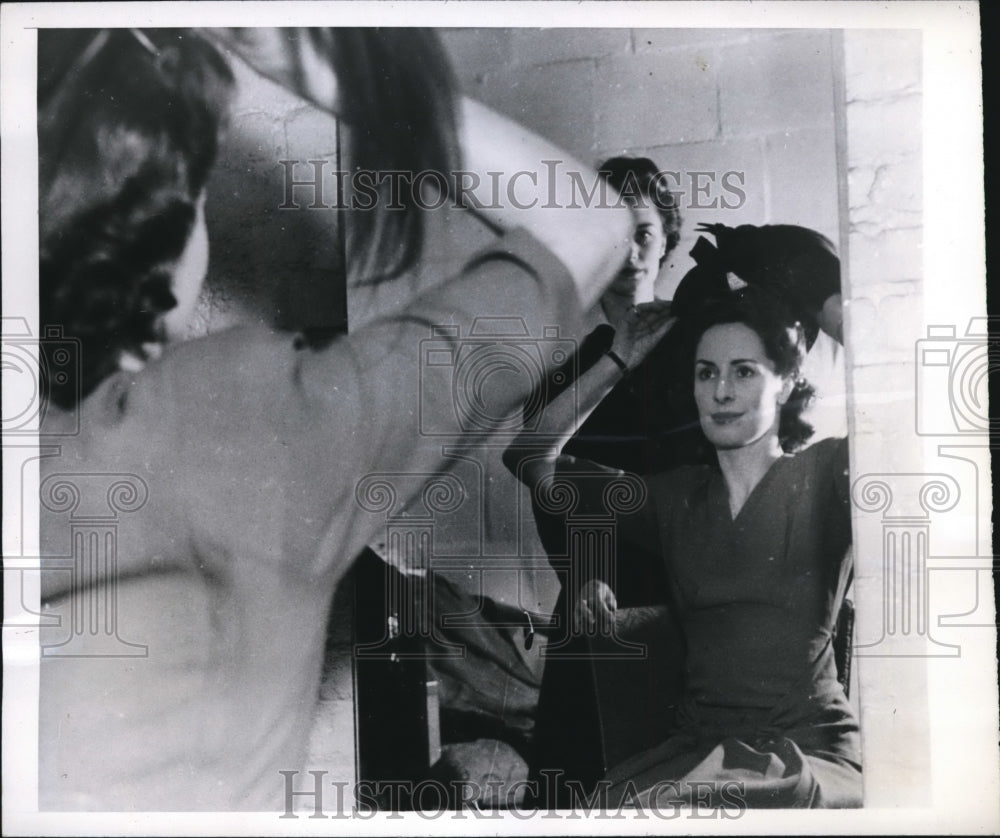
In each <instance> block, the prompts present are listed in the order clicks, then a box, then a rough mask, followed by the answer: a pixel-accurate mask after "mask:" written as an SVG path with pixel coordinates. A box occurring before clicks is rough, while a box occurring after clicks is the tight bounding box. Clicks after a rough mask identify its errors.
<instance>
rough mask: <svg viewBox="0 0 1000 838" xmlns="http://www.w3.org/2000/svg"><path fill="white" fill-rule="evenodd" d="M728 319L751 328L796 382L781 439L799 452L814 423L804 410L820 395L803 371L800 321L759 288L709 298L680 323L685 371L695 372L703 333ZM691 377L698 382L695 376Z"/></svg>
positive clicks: (783, 445)
mask: <svg viewBox="0 0 1000 838" xmlns="http://www.w3.org/2000/svg"><path fill="white" fill-rule="evenodd" d="M727 323H741V324H742V325H744V326H746V327H747V328H749V329H752V330H753V331H754V332H755V333H756V335H757V336H758V337H759V338H760V341H761V343H762V344H763V346H764V353H765V354H766V355H767V357H768V359H769V360H770V361H771V363H772V364H774V370H775V372H776V373H777V374H778V375H780V376H781V377H783V378H792V379H793V381H794V382H795V383H794V385H793V387H792V392H791V394H790V395H789V397H788V401H786V402H785V404H784V405H782V407H781V413H780V418H779V422H778V441H779V443H780V444H781V448H782V450H783V451H785V452H786V453H792V452H793V451H797V450H798V449H799V448H801V447H802V446H804V445H805V444H806V443H807V442H808V441H809V439H810V437H812V435H813V430H814V429H813V426H812V425H810V424H809V423H808V422H806V421H805V420H804V419H803V418H802V413H803V412H804V411H805V409H806V408H807V407H809V405H810V403H811V402H812V400H813V397H814V396H815V394H816V390H815V388H814V387H813V386H812V385H811V384H810V383H809V382H808V381H806V380H805V379H804V378H803V377H802V375H801V370H802V363H803V361H804V360H805V355H806V340H805V334H804V331H803V327H802V324H801V323H799V322H798V320H796V318H795V317H794V316H792V315H791V314H790V313H789V310H788V308H787V306H786V305H785V304H784V303H783V302H782V301H781V299H780V298H779V297H778V296H777V295H776V294H774V293H773V292H771V291H769V290H768V289H763V288H760V287H757V286H747V287H746V288H741V289H739V290H736V291H732V292H731V293H729V294H725V295H718V296H713V297H710V298H706V299H704V300H702V301H701V302H700V303H698V304H697V305H696V306H695V307H694V308H693V309H691V310H690V311H688V312H686V313H685V316H684V319H683V321H682V322H680V323H679V326H680V327H681V329H682V330H683V335H684V343H685V346H686V351H687V353H688V354H687V357H686V358H685V363H686V366H685V369H688V370H694V356H695V351H696V349H697V346H698V342H699V341H700V340H701V337H702V335H704V334H705V332H707V331H708V330H709V329H711V328H712V327H713V326H720V325H723V324H727ZM690 380H691V381H693V380H694V379H693V374H692V378H691V379H690Z"/></svg>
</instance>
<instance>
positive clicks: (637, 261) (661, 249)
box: [602, 201, 667, 305]
mask: <svg viewBox="0 0 1000 838" xmlns="http://www.w3.org/2000/svg"><path fill="white" fill-rule="evenodd" d="M632 213H633V215H634V217H635V227H634V228H633V230H632V241H631V243H630V247H629V255H628V260H627V261H626V262H625V264H624V265H623V266H622V269H621V270H620V271H619V272H618V276H617V277H615V280H614V282H612V283H611V286H610V287H609V288H608V290H607V292H606V296H608V297H611V296H614V297H615V298H617V299H619V300H621V299H622V298H628V300H629V303H628V304H629V305H637V304H639V303H648V302H651V301H652V300H653V296H654V295H653V291H654V287H655V285H656V278H657V276H658V275H659V273H660V260H661V259H663V257H664V255H665V254H666V252H667V237H666V234H665V233H664V232H663V219H662V218H661V217H660V214H659V213H658V212H657V210H656V207H655V206H653V205H652V203H651V202H649V201H645V202H644V205H643V206H641V207H640V206H633V207H632ZM602 302H603V301H602Z"/></svg>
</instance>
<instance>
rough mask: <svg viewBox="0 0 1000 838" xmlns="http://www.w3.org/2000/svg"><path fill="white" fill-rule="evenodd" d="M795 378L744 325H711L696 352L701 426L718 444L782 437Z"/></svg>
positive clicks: (724, 446)
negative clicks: (783, 408) (784, 407)
mask: <svg viewBox="0 0 1000 838" xmlns="http://www.w3.org/2000/svg"><path fill="white" fill-rule="evenodd" d="M791 387H792V381H791V379H790V378H783V377H782V376H780V375H778V373H777V372H775V368H774V362H773V361H771V359H770V358H768V357H767V353H766V352H765V350H764V344H763V342H762V341H761V339H760V336H759V335H758V334H757V333H756V332H755V331H754V330H753V329H751V328H750V327H749V326H746V325H744V324H743V323H723V324H720V325H718V326H712V327H711V328H710V329H708V330H707V331H706V332H705V334H704V335H702V337H701V340H700V341H698V348H697V351H696V353H695V369H694V398H695V403H696V404H697V405H698V417H699V420H700V422H701V429H702V431H704V433H705V436H706V437H708V441H709V442H711V443H712V445H714V446H715V447H716V448H718V449H722V450H726V449H733V448H743V447H744V446H746V445H750V444H751V443H754V442H757V441H758V440H760V439H763V438H764V437H768V436H773V438H774V441H775V443H777V439H778V422H779V420H780V416H781V406H782V405H783V404H784V403H785V402H786V401H787V400H788V396H789V394H790V393H791Z"/></svg>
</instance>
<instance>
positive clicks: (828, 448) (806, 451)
mask: <svg viewBox="0 0 1000 838" xmlns="http://www.w3.org/2000/svg"><path fill="white" fill-rule="evenodd" d="M789 459H790V460H791V461H793V462H796V463H798V464H799V465H800V466H803V467H813V468H823V467H830V466H834V465H838V464H840V463H841V462H843V464H844V465H845V466H846V464H847V437H827V438H825V439H819V440H817V441H816V442H814V443H813V444H812V445H810V446H808V447H807V448H803V449H802V450H801V451H798V452H796V453H795V454H794V455H792V456H791V457H790V458H789Z"/></svg>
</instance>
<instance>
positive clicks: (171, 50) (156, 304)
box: [38, 29, 233, 407]
mask: <svg viewBox="0 0 1000 838" xmlns="http://www.w3.org/2000/svg"><path fill="white" fill-rule="evenodd" d="M38 64H39V72H38V140H39V216H40V217H39V228H40V241H39V295H40V320H41V324H42V326H43V329H51V328H52V327H58V328H60V329H62V333H63V335H64V336H65V337H68V338H72V339H76V340H78V341H79V342H80V357H79V368H78V369H77V370H76V372H75V374H74V375H71V376H69V377H68V378H65V379H60V380H55V379H54V380H51V381H49V382H48V387H47V393H46V394H45V395H46V396H47V397H48V398H49V399H51V400H52V401H53V402H54V403H55V404H58V405H60V406H62V407H71V406H72V405H73V404H74V403H75V402H76V400H77V399H79V398H83V397H85V396H87V395H88V394H89V393H90V392H91V391H93V390H94V388H96V387H97V385H98V384H99V383H100V382H101V381H102V380H103V379H104V378H105V377H107V376H108V375H110V374H111V373H113V372H114V371H116V370H117V369H118V364H119V361H120V358H121V355H122V353H123V352H125V351H130V352H132V353H135V354H137V355H139V356H140V357H141V356H142V354H143V349H142V345H143V344H144V343H151V342H156V341H158V340H160V339H161V338H162V335H161V332H162V322H163V318H162V315H163V314H164V313H165V312H167V311H169V310H170V309H171V308H173V307H174V306H175V305H176V304H177V300H176V299H175V298H174V295H173V293H172V291H171V278H172V272H173V268H174V265H175V263H176V261H177V260H178V259H179V257H180V256H181V254H182V253H183V251H184V248H185V246H186V244H187V241H188V238H189V236H190V234H191V230H192V228H193V225H194V221H195V216H196V208H197V201H198V198H199V195H200V193H201V192H202V190H203V189H204V186H205V181H206V179H207V177H208V174H209V171H210V170H211V167H212V164H213V162H214V159H215V155H216V151H217V148H218V142H219V135H220V132H221V130H222V127H223V122H224V120H225V114H226V113H227V109H228V105H229V100H230V96H231V91H232V87H233V77H232V74H231V73H230V70H229V66H228V65H227V64H226V62H225V61H224V60H223V58H222V56H221V55H220V54H219V53H218V52H217V51H216V49H215V48H214V47H212V46H211V45H210V44H209V43H208V42H207V41H205V40H204V39H202V38H200V37H198V36H197V35H195V34H193V33H191V32H190V31H186V30H170V29H149V30H141V31H140V30H134V29H114V30H111V29H102V30H44V29H43V30H41V31H40V32H39V35H38ZM49 333H50V332H49Z"/></svg>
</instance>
